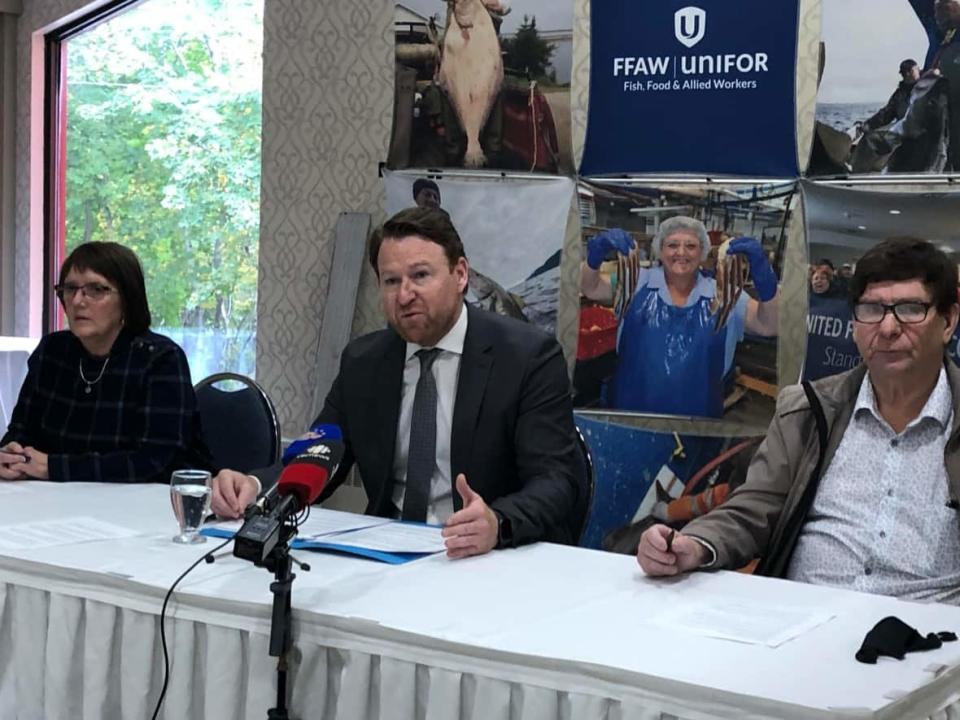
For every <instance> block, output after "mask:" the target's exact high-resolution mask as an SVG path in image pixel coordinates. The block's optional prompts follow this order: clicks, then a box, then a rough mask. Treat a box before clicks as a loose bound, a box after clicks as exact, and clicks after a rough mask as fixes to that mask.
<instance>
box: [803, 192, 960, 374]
mask: <svg viewBox="0 0 960 720" xmlns="http://www.w3.org/2000/svg"><path fill="white" fill-rule="evenodd" d="M802 187H803V205H804V208H805V213H806V231H807V247H808V250H809V253H810V256H811V257H815V258H819V259H818V260H816V261H815V263H814V264H813V266H812V270H813V272H812V273H811V275H810V292H809V294H808V303H809V306H808V311H807V318H806V320H807V349H806V358H805V361H804V365H803V375H802V378H803V379H804V380H817V379H819V378H822V377H826V376H828V375H836V374H837V373H840V372H844V371H845V370H849V369H851V368H853V367H855V366H856V365H857V364H859V363H860V353H859V351H858V350H857V346H856V343H854V340H853V324H854V318H853V308H852V307H851V305H850V297H849V289H848V287H846V285H845V284H844V285H839V284H838V282H839V281H842V280H843V278H842V277H841V276H840V275H839V273H838V274H837V275H835V276H834V275H832V273H830V272H829V271H830V269H831V268H832V267H835V266H838V265H839V266H840V267H841V268H844V267H846V268H848V269H850V270H851V271H852V269H853V268H854V267H855V266H856V263H857V261H858V260H859V259H860V257H862V256H863V254H864V253H865V252H866V251H867V250H869V249H870V248H872V247H873V246H874V245H876V244H877V243H878V242H880V241H882V240H885V239H886V238H889V237H919V238H921V239H924V240H929V241H930V242H934V243H936V244H937V245H939V246H940V247H941V248H943V249H945V250H946V249H947V248H949V253H948V254H949V255H950V256H951V257H954V258H955V259H956V260H957V262H958V263H960V238H958V236H957V234H956V227H957V223H956V218H957V217H958V213H960V193H958V192H951V191H949V190H950V186H949V185H948V184H947V183H944V185H943V186H927V187H925V188H924V192H923V193H916V192H915V193H907V192H896V193H894V192H879V191H875V190H865V189H862V190H852V189H849V188H842V187H835V186H828V185H821V184H814V183H803V185H802ZM931 187H932V188H935V191H931ZM851 217H854V218H856V223H855V224H852V223H851V221H850V218H851ZM826 277H830V281H829V283H825V282H824V280H825V279H826ZM957 340H958V336H957V335H956V334H955V335H954V338H953V340H952V341H951V343H950V344H949V345H948V346H947V353H948V355H950V357H952V358H953V360H954V362H957V363H958V365H960V352H958V346H957Z"/></svg>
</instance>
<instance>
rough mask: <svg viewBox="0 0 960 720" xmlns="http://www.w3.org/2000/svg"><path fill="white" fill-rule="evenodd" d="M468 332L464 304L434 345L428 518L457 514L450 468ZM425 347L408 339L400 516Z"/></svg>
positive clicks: (396, 491) (398, 456)
mask: <svg viewBox="0 0 960 720" xmlns="http://www.w3.org/2000/svg"><path fill="white" fill-rule="evenodd" d="M466 336H467V308H466V306H461V308H460V317H459V318H457V321H456V322H455V323H454V325H453V327H452V328H450V332H448V333H447V334H446V335H444V336H443V337H442V338H440V341H439V342H438V343H437V344H436V345H435V346H434V347H437V348H439V349H440V351H441V352H440V354H439V355H438V356H437V359H436V360H434V362H433V367H432V368H431V372H432V373H433V377H434V379H435V380H436V382H437V464H436V465H435V466H434V468H433V476H432V477H431V478H430V494H429V497H428V499H427V522H428V523H435V524H438V525H439V524H443V523H444V522H446V520H447V518H448V517H450V515H452V514H453V478H452V477H451V470H450V444H451V442H450V439H451V434H452V430H453V406H454V404H455V403H456V400H457V384H458V382H459V379H460V358H461V356H462V355H463V341H464V338H466ZM422 348H423V346H422V345H417V344H416V343H409V342H408V343H407V355H406V362H405V363H404V366H403V389H402V391H401V395H400V422H399V423H398V424H397V441H396V442H397V445H396V450H395V452H394V454H393V477H394V485H393V493H392V496H391V499H392V501H393V505H394V509H395V513H396V516H397V517H400V513H401V511H402V510H403V495H404V491H405V490H406V482H407V456H408V454H409V450H410V423H411V420H412V417H413V396H414V394H415V393H416V390H417V381H418V380H419V379H420V358H418V357H417V356H416V353H417V351H418V350H421V349H422Z"/></svg>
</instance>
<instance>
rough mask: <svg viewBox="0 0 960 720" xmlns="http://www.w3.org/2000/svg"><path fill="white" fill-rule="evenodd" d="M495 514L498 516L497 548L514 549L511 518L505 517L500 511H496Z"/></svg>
mask: <svg viewBox="0 0 960 720" xmlns="http://www.w3.org/2000/svg"><path fill="white" fill-rule="evenodd" d="M493 514H494V515H496V516H497V547H498V548H505V547H513V525H512V524H511V523H510V518H508V517H504V516H503V514H502V513H501V512H500V511H499V510H494V511H493Z"/></svg>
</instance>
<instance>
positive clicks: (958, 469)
mask: <svg viewBox="0 0 960 720" xmlns="http://www.w3.org/2000/svg"><path fill="white" fill-rule="evenodd" d="M945 366H946V369H947V379H948V380H949V382H950V390H951V394H952V395H953V421H952V425H951V428H950V438H949V439H948V440H947V443H946V446H945V448H944V462H945V464H946V469H947V476H948V478H949V483H950V488H949V490H950V497H951V499H952V500H953V501H957V500H960V370H958V369H957V367H956V366H955V365H954V364H953V362H951V361H950V360H945ZM865 375H866V366H865V365H863V364H860V365H858V366H857V367H855V368H853V369H852V370H849V371H847V372H845V373H842V374H840V375H832V376H830V377H826V378H823V379H821V380H817V381H816V382H814V383H813V387H814V389H815V390H816V393H817V396H818V397H819V398H820V403H821V405H822V406H823V412H824V415H825V417H826V420H827V428H828V438H829V439H828V442H827V450H826V457H825V458H824V463H823V473H826V471H827V468H828V467H829V466H830V461H831V460H832V459H833V455H834V453H835V452H836V450H837V447H838V446H839V444H840V440H841V439H842V437H843V433H844V432H845V431H846V428H847V424H848V423H849V422H850V417H851V415H852V413H853V407H854V404H855V403H856V400H857V393H858V392H859V390H860V385H861V383H862V381H863V378H864V376H865ZM819 445H820V443H819V440H818V438H817V429H816V424H815V421H814V416H813V411H812V410H811V408H810V403H809V401H808V400H807V396H806V394H805V393H804V391H803V388H802V386H800V385H791V386H789V387H786V388H784V389H783V390H782V391H781V392H780V396H779V397H778V398H777V409H776V412H775V414H774V418H773V421H772V422H771V423H770V427H769V428H768V429H767V435H766V437H765V438H764V440H763V442H762V443H761V445H760V447H759V448H758V449H757V452H756V455H754V458H753V461H752V462H751V463H750V468H749V470H748V471H747V479H746V481H745V482H744V484H743V485H741V486H740V487H739V488H737V489H736V490H735V491H734V492H733V493H732V494H731V495H730V497H729V498H728V499H727V501H726V502H725V503H724V504H723V505H721V506H720V507H718V508H716V509H714V510H712V511H711V512H709V513H707V514H706V515H704V516H703V517H700V518H697V519H695V520H693V521H692V522H690V523H689V524H688V525H687V526H686V527H685V528H684V531H683V532H684V534H686V535H692V536H695V537H698V538H701V539H703V540H706V541H707V542H709V543H710V544H711V545H712V546H713V547H714V548H715V549H716V551H717V561H716V564H715V565H714V566H713V567H716V568H726V569H732V568H739V567H742V566H744V565H746V564H747V563H748V562H750V561H751V560H752V559H753V558H755V557H761V556H766V557H765V562H764V566H765V574H768V575H772V576H774V577H783V576H784V575H786V572H787V568H788V564H789V562H790V555H791V553H792V551H793V544H794V543H795V541H796V539H795V538H793V539H790V538H787V537H785V535H786V533H785V531H786V529H787V527H788V525H789V521H790V517H791V515H793V514H795V513H797V512H805V510H804V509H803V508H800V504H801V503H800V499H801V497H802V495H803V490H804V488H805V487H806V486H807V483H808V482H809V481H810V477H811V475H812V473H813V471H814V468H815V467H816V464H817V459H818V457H819V452H820V448H819ZM903 481H904V482H909V481H910V479H909V478H903ZM957 520H958V523H960V512H958V513H957Z"/></svg>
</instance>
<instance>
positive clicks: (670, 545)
mask: <svg viewBox="0 0 960 720" xmlns="http://www.w3.org/2000/svg"><path fill="white" fill-rule="evenodd" d="M676 534H677V531H676V530H671V531H670V532H669V533H668V534H667V552H673V536H674V535H676Z"/></svg>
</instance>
